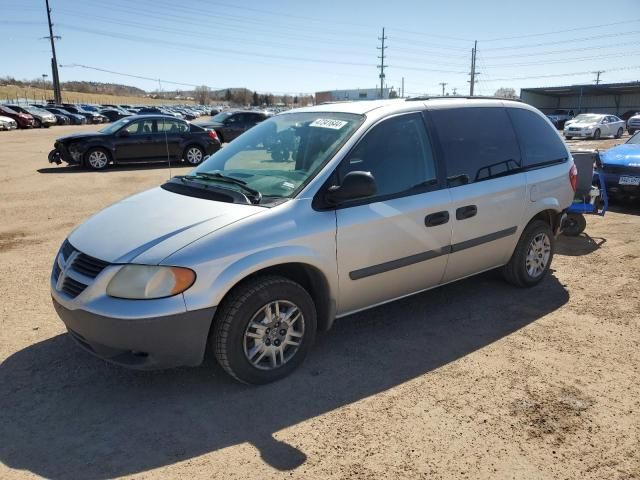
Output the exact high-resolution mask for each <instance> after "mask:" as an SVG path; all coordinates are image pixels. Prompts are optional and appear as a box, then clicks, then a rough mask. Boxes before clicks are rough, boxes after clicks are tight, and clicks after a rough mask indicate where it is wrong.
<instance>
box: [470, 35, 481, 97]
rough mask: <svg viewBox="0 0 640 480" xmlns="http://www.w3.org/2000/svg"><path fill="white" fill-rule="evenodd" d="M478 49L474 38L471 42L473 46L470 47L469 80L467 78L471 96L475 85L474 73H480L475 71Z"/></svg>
mask: <svg viewBox="0 0 640 480" xmlns="http://www.w3.org/2000/svg"><path fill="white" fill-rule="evenodd" d="M477 50H478V41H477V40H476V41H475V42H474V44H473V48H472V49H471V73H470V75H471V80H469V96H470V97H473V89H474V87H475V85H476V82H477V80H476V75H480V73H479V72H476V52H477Z"/></svg>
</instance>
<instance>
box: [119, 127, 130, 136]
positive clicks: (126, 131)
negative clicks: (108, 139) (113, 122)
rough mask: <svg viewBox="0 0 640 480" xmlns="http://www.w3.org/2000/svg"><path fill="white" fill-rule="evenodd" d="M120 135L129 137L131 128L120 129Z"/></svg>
mask: <svg viewBox="0 0 640 480" xmlns="http://www.w3.org/2000/svg"><path fill="white" fill-rule="evenodd" d="M118 136H119V137H128V136H129V130H124V129H123V130H120V131H119V132H118Z"/></svg>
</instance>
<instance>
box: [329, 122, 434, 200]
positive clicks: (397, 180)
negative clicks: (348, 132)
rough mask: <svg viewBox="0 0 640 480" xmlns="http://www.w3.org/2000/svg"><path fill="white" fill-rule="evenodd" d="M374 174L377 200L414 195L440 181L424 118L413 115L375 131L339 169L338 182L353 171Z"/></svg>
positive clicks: (377, 127) (356, 147)
mask: <svg viewBox="0 0 640 480" xmlns="http://www.w3.org/2000/svg"><path fill="white" fill-rule="evenodd" d="M358 170H359V171H365V172H370V173H371V174H372V175H373V177H374V178H375V181H376V188H377V194H376V197H384V196H388V195H397V194H402V193H404V192H406V193H407V194H409V193H410V191H411V190H412V189H414V188H415V187H419V186H423V185H424V184H425V182H429V181H434V182H435V181H436V167H435V162H434V158H433V152H432V149H431V142H430V141H429V137H428V135H427V131H426V129H425V125H424V122H423V120H422V115H421V114H419V113H410V114H407V115H400V116H397V117H393V118H390V119H388V120H384V121H382V122H381V123H379V124H378V125H376V126H375V127H373V128H372V129H371V130H369V132H367V134H366V135H365V137H364V138H363V139H361V140H360V142H359V143H358V144H357V145H356V146H355V148H354V149H353V150H352V151H351V152H350V153H349V155H348V157H347V158H345V159H344V160H343V161H342V163H341V164H340V166H339V167H338V170H337V173H338V181H339V183H341V182H342V180H343V179H344V177H345V175H347V173H349V172H353V171H358Z"/></svg>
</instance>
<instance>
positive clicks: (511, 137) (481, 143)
mask: <svg viewBox="0 0 640 480" xmlns="http://www.w3.org/2000/svg"><path fill="white" fill-rule="evenodd" d="M431 116H432V118H433V121H434V124H435V128H436V132H437V134H438V138H439V140H440V145H441V147H442V152H443V156H444V161H445V165H446V169H447V180H448V184H449V186H450V187H455V186H460V185H466V184H468V183H473V182H479V181H482V180H489V179H491V178H496V177H500V176H504V175H508V174H510V173H512V172H517V171H519V169H520V149H519V147H518V141H517V139H516V135H515V133H514V131H513V126H512V125H511V121H510V120H509V117H508V115H507V112H506V110H505V109H504V108H503V107H467V108H452V109H443V110H432V111H431Z"/></svg>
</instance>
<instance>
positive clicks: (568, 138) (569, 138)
mask: <svg viewBox="0 0 640 480" xmlns="http://www.w3.org/2000/svg"><path fill="white" fill-rule="evenodd" d="M564 138H566V139H567V140H571V139H572V138H573V137H568V136H566V135H565V137H564Z"/></svg>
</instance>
